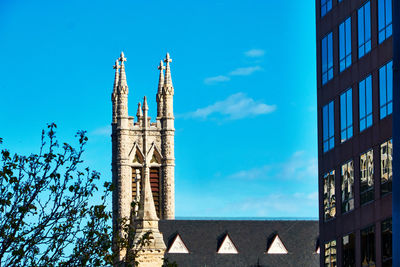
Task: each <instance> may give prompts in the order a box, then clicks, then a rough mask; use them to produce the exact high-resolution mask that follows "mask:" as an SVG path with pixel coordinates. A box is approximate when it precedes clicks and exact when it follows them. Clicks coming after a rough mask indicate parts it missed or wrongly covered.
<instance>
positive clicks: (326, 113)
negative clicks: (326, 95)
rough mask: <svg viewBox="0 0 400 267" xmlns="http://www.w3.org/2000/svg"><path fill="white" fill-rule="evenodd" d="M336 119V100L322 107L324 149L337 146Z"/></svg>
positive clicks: (325, 150)
mask: <svg viewBox="0 0 400 267" xmlns="http://www.w3.org/2000/svg"><path fill="white" fill-rule="evenodd" d="M334 126H335V120H334V102H333V101H331V102H329V104H327V105H325V106H324V107H323V108H322V128H323V129H322V136H323V144H322V146H323V150H324V152H327V151H328V150H331V149H332V148H333V147H334V146H335V129H334Z"/></svg>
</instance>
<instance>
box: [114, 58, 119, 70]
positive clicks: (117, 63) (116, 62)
mask: <svg viewBox="0 0 400 267" xmlns="http://www.w3.org/2000/svg"><path fill="white" fill-rule="evenodd" d="M113 69H114V70H117V69H119V62H118V59H117V60H115V65H114V66H113Z"/></svg>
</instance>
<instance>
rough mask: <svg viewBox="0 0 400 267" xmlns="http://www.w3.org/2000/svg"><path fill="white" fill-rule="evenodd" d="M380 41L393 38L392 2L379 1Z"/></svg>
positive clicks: (390, 0) (388, 0)
mask: <svg viewBox="0 0 400 267" xmlns="http://www.w3.org/2000/svg"><path fill="white" fill-rule="evenodd" d="M378 32H379V33H378V40H379V43H382V42H383V41H385V40H386V39H387V38H389V37H390V36H392V0H378Z"/></svg>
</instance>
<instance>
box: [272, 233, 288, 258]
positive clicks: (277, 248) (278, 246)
mask: <svg viewBox="0 0 400 267" xmlns="http://www.w3.org/2000/svg"><path fill="white" fill-rule="evenodd" d="M267 254H288V251H287V249H286V247H285V245H284V244H283V243H282V240H281V239H280V238H279V236H278V235H275V238H274V240H273V241H272V243H271V245H270V246H269V248H268V250H267Z"/></svg>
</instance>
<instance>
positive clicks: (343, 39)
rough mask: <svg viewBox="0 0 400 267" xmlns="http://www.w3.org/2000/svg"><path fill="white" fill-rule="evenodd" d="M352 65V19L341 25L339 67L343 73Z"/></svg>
mask: <svg viewBox="0 0 400 267" xmlns="http://www.w3.org/2000/svg"><path fill="white" fill-rule="evenodd" d="M350 65H351V17H350V18H348V19H346V20H345V21H344V22H343V23H342V24H340V25H339V66H340V71H341V72H342V71H343V70H345V69H346V68H348V67H349V66H350Z"/></svg>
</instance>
